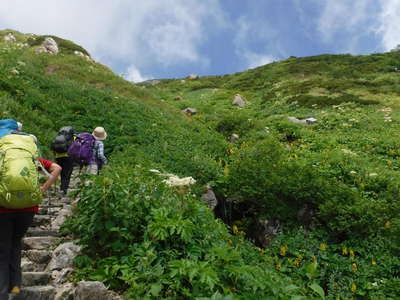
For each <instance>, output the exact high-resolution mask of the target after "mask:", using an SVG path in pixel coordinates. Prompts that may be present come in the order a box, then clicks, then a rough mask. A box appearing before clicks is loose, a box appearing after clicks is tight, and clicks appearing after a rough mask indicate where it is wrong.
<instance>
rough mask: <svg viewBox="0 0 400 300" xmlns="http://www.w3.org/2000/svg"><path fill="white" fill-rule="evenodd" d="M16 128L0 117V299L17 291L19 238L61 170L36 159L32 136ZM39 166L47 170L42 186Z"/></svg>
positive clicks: (4, 298) (20, 281)
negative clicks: (47, 173)
mask: <svg viewBox="0 0 400 300" xmlns="http://www.w3.org/2000/svg"><path fill="white" fill-rule="evenodd" d="M17 129H18V124H17V122H16V121H15V120H13V119H5V120H0V300H7V299H8V293H14V294H16V293H19V292H20V289H21V283H22V272H21V247H22V246H21V244H22V238H23V236H24V235H25V233H26V231H27V230H28V227H29V226H30V225H31V224H32V221H33V217H34V214H35V213H37V212H38V205H39V204H40V203H41V201H42V193H43V192H45V191H46V190H47V189H48V188H49V187H50V186H51V184H52V183H54V182H55V181H56V180H57V178H58V176H59V174H60V172H61V167H60V166H59V165H57V164H55V163H53V162H51V161H48V160H45V159H42V158H38V157H37V156H38V150H37V146H36V143H35V141H34V139H33V138H32V136H30V135H27V134H23V133H20V132H19V131H18V130H17ZM41 167H43V168H44V169H46V171H47V172H49V173H50V176H49V178H48V179H47V180H46V182H45V183H44V184H42V185H40V183H39V178H38V169H40V168H41Z"/></svg>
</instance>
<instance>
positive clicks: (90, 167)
mask: <svg viewBox="0 0 400 300" xmlns="http://www.w3.org/2000/svg"><path fill="white" fill-rule="evenodd" d="M97 172H98V167H97V164H96V163H94V164H90V165H88V166H87V169H86V174H89V175H97Z"/></svg>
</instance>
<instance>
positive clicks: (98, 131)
mask: <svg viewBox="0 0 400 300" xmlns="http://www.w3.org/2000/svg"><path fill="white" fill-rule="evenodd" d="M92 135H93V136H94V138H95V139H96V140H98V141H104V140H105V139H106V138H107V132H106V131H105V130H104V128H103V127H96V128H95V129H94V130H93V132H92Z"/></svg>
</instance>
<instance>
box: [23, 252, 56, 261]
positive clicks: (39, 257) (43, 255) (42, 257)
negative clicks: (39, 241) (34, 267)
mask: <svg viewBox="0 0 400 300" xmlns="http://www.w3.org/2000/svg"><path fill="white" fill-rule="evenodd" d="M22 254H23V256H25V257H27V258H28V259H29V260H30V261H32V262H34V263H36V264H47V263H48V262H49V261H50V259H51V252H50V251H46V250H26V251H24V252H23V253H22Z"/></svg>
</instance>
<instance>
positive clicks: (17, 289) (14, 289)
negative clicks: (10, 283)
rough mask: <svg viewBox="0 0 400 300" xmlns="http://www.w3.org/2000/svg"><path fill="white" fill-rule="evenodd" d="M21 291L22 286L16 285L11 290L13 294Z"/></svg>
mask: <svg viewBox="0 0 400 300" xmlns="http://www.w3.org/2000/svg"><path fill="white" fill-rule="evenodd" d="M20 292H21V288H20V287H19V286H14V287H13V288H12V289H11V291H10V293H11V294H19V293H20Z"/></svg>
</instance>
